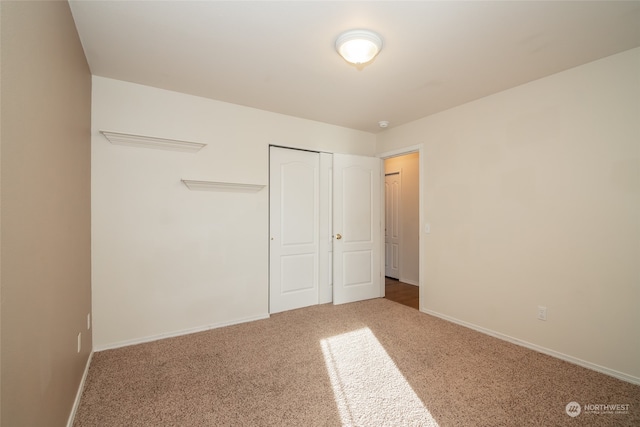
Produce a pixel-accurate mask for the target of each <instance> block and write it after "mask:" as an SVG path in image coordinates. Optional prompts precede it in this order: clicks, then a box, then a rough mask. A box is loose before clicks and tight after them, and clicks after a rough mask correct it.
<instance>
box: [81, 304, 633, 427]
mask: <svg viewBox="0 0 640 427" xmlns="http://www.w3.org/2000/svg"><path fill="white" fill-rule="evenodd" d="M594 345H597V343H594ZM570 402H577V403H578V404H580V405H581V413H580V414H579V415H577V416H576V417H571V416H569V415H568V414H567V412H566V407H567V404H569V403H570ZM594 405H623V406H617V407H615V409H613V407H608V408H605V407H604V406H594ZM624 405H627V406H626V408H627V409H626V410H625V406H624ZM616 410H617V412H623V413H615V412H616ZM573 414H575V412H574V413H573ZM340 425H344V426H347V425H348V426H430V425H431V426H440V427H443V426H640V386H636V385H632V384H630V383H627V382H624V381H620V380H617V379H614V378H611V377H609V376H606V375H603V374H600V373H597V372H594V371H591V370H588V369H585V368H581V367H579V366H575V365H573V364H570V363H567V362H564V361H561V360H558V359H555V358H552V357H549V356H546V355H543V354H540V353H537V352H535V351H531V350H528V349H525V348H522V347H519V346H517V345H513V344H510V343H507V342H504V341H501V340H498V339H495V338H492V337H489V336H486V335H483V334H481V333H478V332H475V331H472V330H470V329H467V328H464V327H461V326H458V325H455V324H452V323H449V322H446V321H444V320H441V319H438V318H435V317H432V316H429V315H426V314H424V313H421V312H419V311H417V310H414V309H411V308H409V307H406V306H403V305H400V304H397V303H394V302H392V301H388V300H385V299H375V300H369V301H363V302H358V303H353V304H347V305H341V306H333V305H321V306H314V307H309V308H304V309H300V310H293V311H289V312H285V313H279V314H276V315H273V316H271V318H270V319H265V320H260V321H256V322H251V323H245V324H241V325H235V326H230V327H225V328H220V329H215V330H211V331H207V332H202V333H197V334H192V335H187V336H181V337H177V338H170V339H165V340H161V341H155V342H151V343H146V344H141V345H136V346H131V347H126V348H120V349H115V350H107V351H103V352H98V353H96V354H95V355H94V357H93V362H92V364H91V367H90V369H89V374H88V378H87V382H86V385H85V390H84V394H83V395H82V399H81V402H80V407H79V409H78V412H77V414H76V418H75V423H74V426H76V427H80V426H340Z"/></svg>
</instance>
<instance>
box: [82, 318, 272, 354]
mask: <svg viewBox="0 0 640 427" xmlns="http://www.w3.org/2000/svg"><path fill="white" fill-rule="evenodd" d="M268 318H269V313H267V314H261V315H259V316H253V317H245V318H243V319H236V320H232V321H230V322H221V323H215V324H212V325H205V326H198V327H196V328H189V329H182V330H179V331H173V332H167V333H163V334H157V335H150V336H147V337H141V338H135V339H132V340H125V341H118V342H115V343H111V344H105V345H100V346H95V347H94V350H95V351H104V350H112V349H114V348H120V347H128V346H130V345H136V344H144V343H146V342H151V341H158V340H162V339H165V338H173V337H179V336H181V335H188V334H194V333H196V332H203V331H208V330H210V329H218V328H223V327H225V326H231V325H238V324H240V323H247V322H253V321H255V320H262V319H268Z"/></svg>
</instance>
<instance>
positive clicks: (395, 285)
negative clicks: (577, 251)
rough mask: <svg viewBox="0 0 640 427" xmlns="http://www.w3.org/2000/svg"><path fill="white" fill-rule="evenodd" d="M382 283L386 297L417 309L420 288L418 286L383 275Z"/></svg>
mask: <svg viewBox="0 0 640 427" xmlns="http://www.w3.org/2000/svg"><path fill="white" fill-rule="evenodd" d="M384 285H385V286H384V297H385V298H386V299H388V300H391V301H394V302H397V303H400V304H403V305H406V306H408V307H411V308H415V309H416V310H418V307H419V305H420V298H419V295H420V288H419V287H418V286H414V285H409V284H407V283H402V282H401V281H399V280H396V279H392V278H390V277H385V283H384Z"/></svg>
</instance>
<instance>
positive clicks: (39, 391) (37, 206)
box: [0, 1, 92, 426]
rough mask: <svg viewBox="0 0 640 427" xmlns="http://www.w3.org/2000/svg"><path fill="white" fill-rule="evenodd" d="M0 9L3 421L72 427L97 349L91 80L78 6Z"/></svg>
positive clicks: (30, 5) (35, 4) (32, 5)
mask: <svg viewBox="0 0 640 427" xmlns="http://www.w3.org/2000/svg"><path fill="white" fill-rule="evenodd" d="M0 7H1V20H2V30H1V31H2V34H1V36H2V81H1V85H2V87H1V89H2V100H1V103H2V104H1V109H2V117H1V134H0V140H1V144H2V145H1V148H2V158H1V160H2V167H1V207H2V217H1V218H2V224H1V230H2V240H1V251H2V252H1V253H2V273H1V279H2V282H1V284H2V288H1V292H2V295H1V296H2V311H1V316H2V321H1V325H2V331H1V342H2V351H1V354H2V358H1V360H2V369H1V372H2V386H1V389H2V405H1V407H2V420H1V423H2V425H3V426H61V425H65V424H66V422H67V420H68V418H69V415H70V413H71V410H72V407H73V403H74V399H75V397H76V392H77V390H78V386H79V384H80V381H81V378H82V375H83V371H84V369H85V366H86V363H87V360H88V358H89V354H90V351H91V347H92V342H91V331H89V330H87V314H88V313H89V312H90V309H91V288H90V280H91V273H90V256H91V254H90V137H89V131H90V118H91V116H90V108H91V76H90V73H89V68H88V66H87V63H86V61H85V58H84V53H83V51H82V47H81V45H80V42H79V39H78V36H77V33H76V30H75V25H74V23H73V20H72V17H71V13H70V11H69V6H68V4H67V2H6V1H2V3H1V6H0ZM78 333H82V349H81V351H80V353H78V352H77V349H76V347H77V335H78Z"/></svg>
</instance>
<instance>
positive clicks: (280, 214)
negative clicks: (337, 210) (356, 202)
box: [269, 147, 320, 313]
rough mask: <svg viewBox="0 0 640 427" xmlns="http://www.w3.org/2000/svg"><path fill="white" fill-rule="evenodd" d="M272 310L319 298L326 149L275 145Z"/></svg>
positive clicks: (272, 167) (272, 160) (272, 165)
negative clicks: (323, 155)
mask: <svg viewBox="0 0 640 427" xmlns="http://www.w3.org/2000/svg"><path fill="white" fill-rule="evenodd" d="M270 156H271V158H270V172H269V174H270V177H269V186H270V191H269V198H270V201H269V210H270V220H269V221H270V234H271V241H270V260H269V263H270V269H269V275H270V277H269V293H270V295H269V302H270V303H269V311H270V312H271V313H278V312H281V311H285V310H293V309H296V308H301V307H306V306H309V305H314V304H318V278H319V267H318V261H319V230H320V228H319V197H320V194H319V191H320V178H319V176H320V175H319V173H320V155H319V153H313V152H308V151H299V150H289V149H283V148H277V147H271V150H270Z"/></svg>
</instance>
